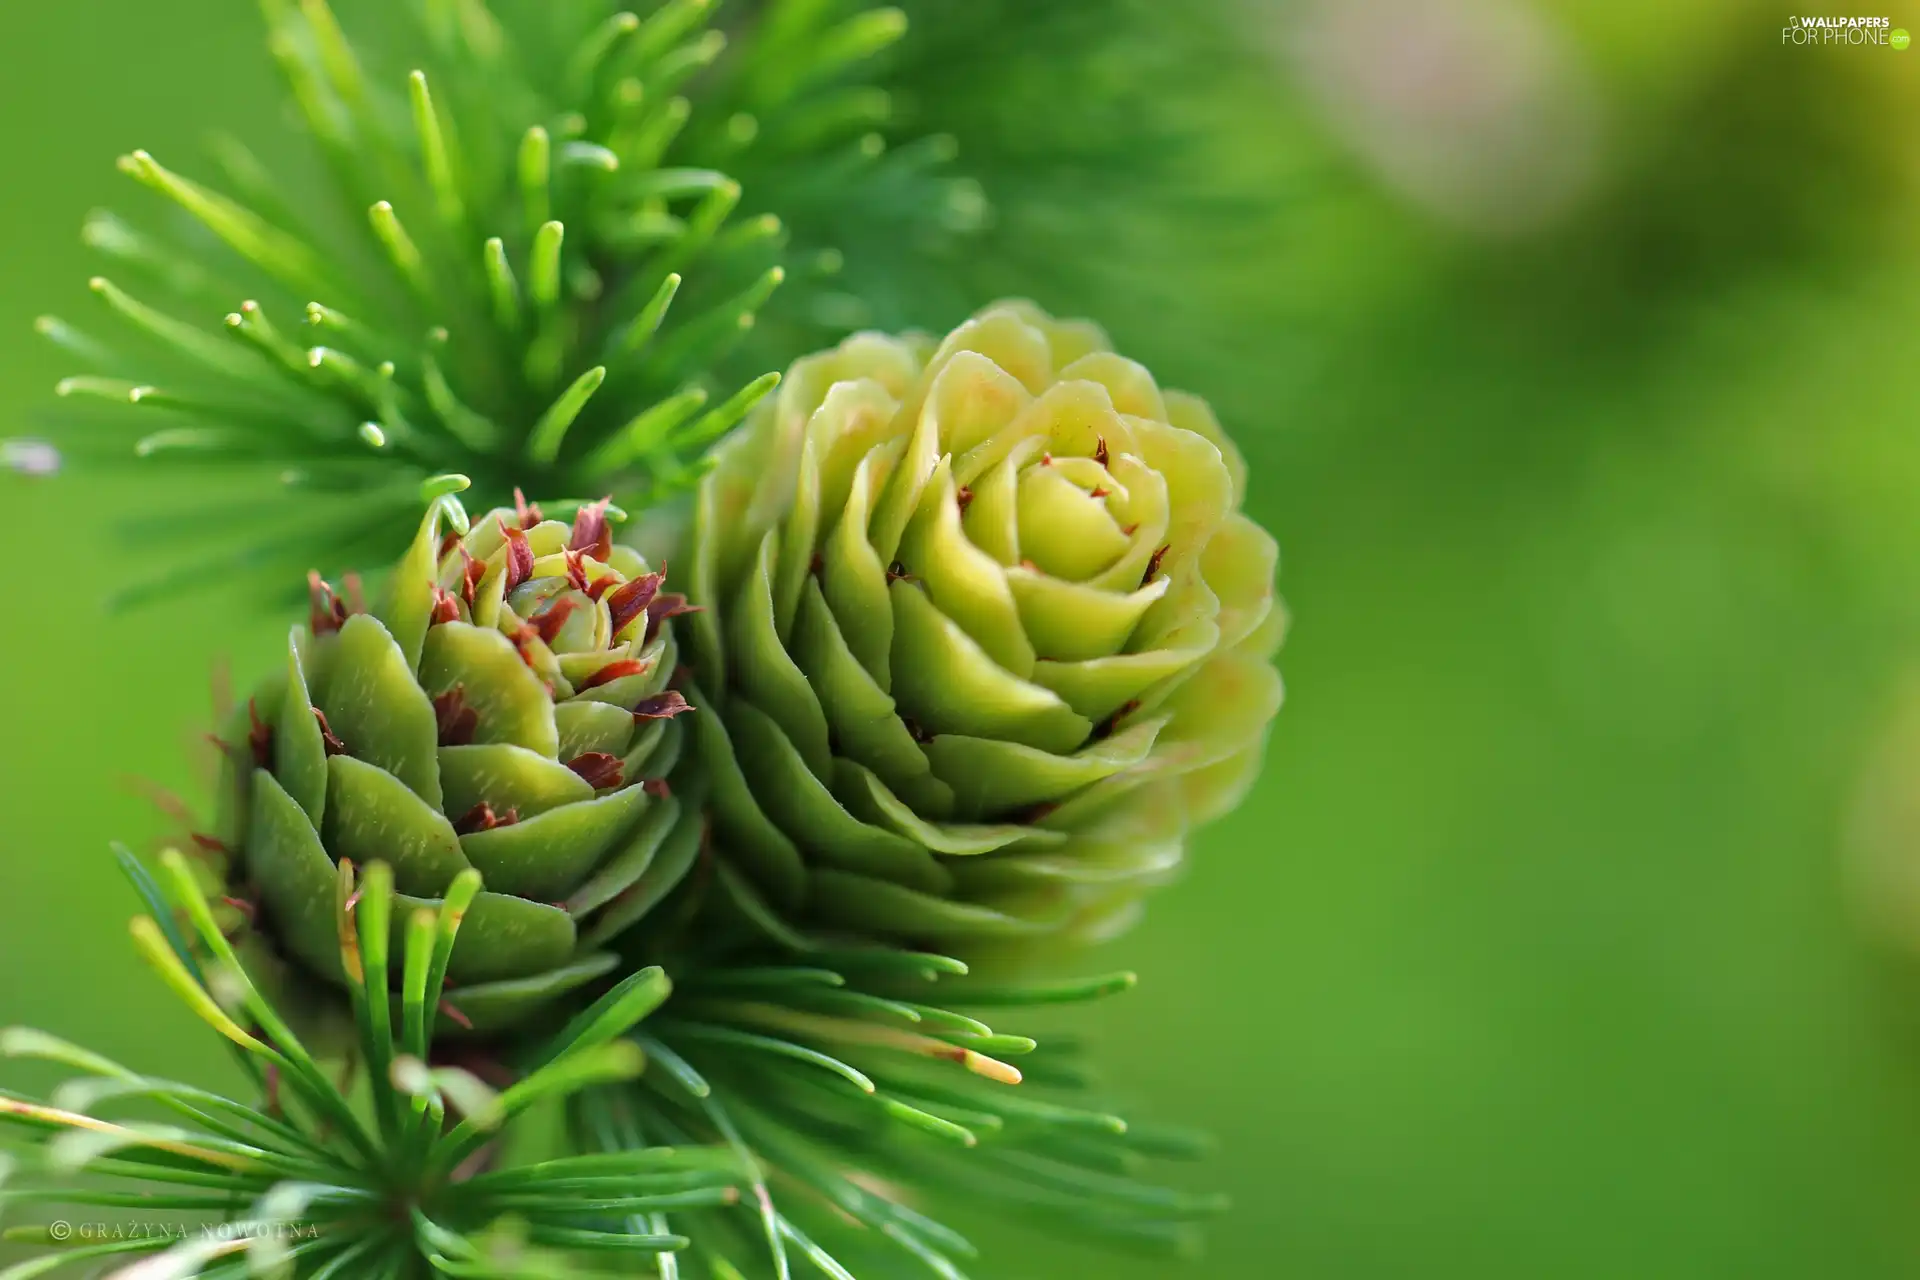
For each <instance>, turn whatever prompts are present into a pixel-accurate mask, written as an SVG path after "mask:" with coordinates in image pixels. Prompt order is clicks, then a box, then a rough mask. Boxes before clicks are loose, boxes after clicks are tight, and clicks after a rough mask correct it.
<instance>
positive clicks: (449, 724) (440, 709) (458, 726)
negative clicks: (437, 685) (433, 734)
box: [433, 684, 480, 747]
mask: <svg viewBox="0 0 1920 1280" xmlns="http://www.w3.org/2000/svg"><path fill="white" fill-rule="evenodd" d="M433 715H434V719H435V720H436V721H437V722H438V724H439V730H440V745H441V746H443V747H464V746H466V745H467V744H468V743H470V742H472V741H473V735H474V733H475V731H476V730H478V729H479V728H480V713H479V712H478V711H476V710H474V709H473V708H472V707H470V706H468V705H467V686H465V685H463V684H456V685H455V686H453V688H451V689H449V690H447V691H446V692H445V693H443V694H441V695H439V696H438V697H436V698H435V699H434V700H433Z"/></svg>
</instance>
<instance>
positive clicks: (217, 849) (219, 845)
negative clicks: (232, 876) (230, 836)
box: [187, 831, 233, 853]
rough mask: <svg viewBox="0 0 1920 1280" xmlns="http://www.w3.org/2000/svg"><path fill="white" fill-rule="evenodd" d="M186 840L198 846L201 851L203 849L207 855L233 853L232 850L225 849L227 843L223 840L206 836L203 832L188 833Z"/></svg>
mask: <svg viewBox="0 0 1920 1280" xmlns="http://www.w3.org/2000/svg"><path fill="white" fill-rule="evenodd" d="M187 839H189V840H191V841H193V842H194V844H196V845H198V846H199V847H200V848H202V849H205V850H206V851H207V852H208V853H232V852H233V850H231V849H229V848H227V842H226V841H225V840H221V839H219V838H218V837H215V836H210V835H207V834H206V833H205V832H202V831H189V832H188V833H187Z"/></svg>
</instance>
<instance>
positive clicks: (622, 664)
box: [580, 658, 647, 693]
mask: <svg viewBox="0 0 1920 1280" xmlns="http://www.w3.org/2000/svg"><path fill="white" fill-rule="evenodd" d="M646 671H647V664H646V663H644V662H642V661H641V660H640V659H638V658H621V659H620V660H619V661H617V662H609V663H608V664H607V665H606V666H604V667H602V668H600V669H599V670H598V671H596V672H594V673H593V674H592V675H590V676H588V677H587V678H586V679H585V680H582V681H581V682H580V692H581V693H585V692H586V691H587V690H589V689H598V688H599V687H600V686H601V685H603V684H612V683H613V682H614V681H615V680H621V679H624V678H626V677H627V676H637V675H642V674H644V673H645V672H646Z"/></svg>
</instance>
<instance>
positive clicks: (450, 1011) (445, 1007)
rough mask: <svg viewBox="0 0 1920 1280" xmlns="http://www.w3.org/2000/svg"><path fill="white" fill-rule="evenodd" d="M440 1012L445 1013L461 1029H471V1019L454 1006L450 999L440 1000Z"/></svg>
mask: <svg viewBox="0 0 1920 1280" xmlns="http://www.w3.org/2000/svg"><path fill="white" fill-rule="evenodd" d="M440 1012H442V1013H444V1014H446V1015H447V1017H448V1018H449V1019H450V1020H452V1021H453V1022H454V1023H456V1024H458V1025H459V1026H460V1027H461V1028H462V1029H463V1030H467V1031H471V1030H473V1019H472V1018H469V1017H468V1016H467V1015H466V1014H464V1013H462V1012H460V1011H459V1010H458V1009H456V1008H454V1007H453V1002H452V1001H451V1000H442V1001H441V1002H440Z"/></svg>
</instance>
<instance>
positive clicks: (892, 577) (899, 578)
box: [887, 560, 913, 582]
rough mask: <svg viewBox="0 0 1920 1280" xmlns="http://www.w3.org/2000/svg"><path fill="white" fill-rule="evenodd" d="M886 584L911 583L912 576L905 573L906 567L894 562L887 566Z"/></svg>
mask: <svg viewBox="0 0 1920 1280" xmlns="http://www.w3.org/2000/svg"><path fill="white" fill-rule="evenodd" d="M887 581H888V582H912V581H913V575H912V574H910V573H908V572H907V566H906V565H904V564H902V563H900V562H899V561H898V560H895V561H894V562H893V563H892V564H890V565H888V566H887Z"/></svg>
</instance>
